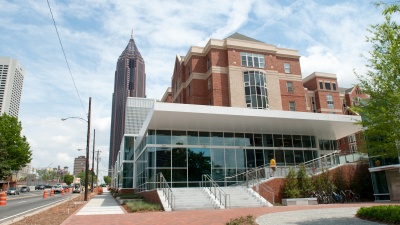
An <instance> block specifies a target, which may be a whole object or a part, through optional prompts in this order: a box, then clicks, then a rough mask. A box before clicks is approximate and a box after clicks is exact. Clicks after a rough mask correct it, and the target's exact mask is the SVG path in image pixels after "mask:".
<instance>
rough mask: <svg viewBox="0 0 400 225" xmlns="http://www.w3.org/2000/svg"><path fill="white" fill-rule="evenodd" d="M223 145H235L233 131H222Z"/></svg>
mask: <svg viewBox="0 0 400 225" xmlns="http://www.w3.org/2000/svg"><path fill="white" fill-rule="evenodd" d="M224 140H225V146H235V135H234V134H233V133H224Z"/></svg>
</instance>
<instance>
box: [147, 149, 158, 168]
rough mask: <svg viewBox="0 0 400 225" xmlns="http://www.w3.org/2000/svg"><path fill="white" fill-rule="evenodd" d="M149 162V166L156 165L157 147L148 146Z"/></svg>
mask: <svg viewBox="0 0 400 225" xmlns="http://www.w3.org/2000/svg"><path fill="white" fill-rule="evenodd" d="M147 162H148V167H155V166H156V149H155V148H147Z"/></svg>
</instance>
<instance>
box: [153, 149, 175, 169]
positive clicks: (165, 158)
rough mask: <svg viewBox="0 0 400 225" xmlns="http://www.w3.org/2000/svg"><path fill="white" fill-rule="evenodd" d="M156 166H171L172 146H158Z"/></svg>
mask: <svg viewBox="0 0 400 225" xmlns="http://www.w3.org/2000/svg"><path fill="white" fill-rule="evenodd" d="M156 166H157V167H171V148H165V147H157V148H156Z"/></svg>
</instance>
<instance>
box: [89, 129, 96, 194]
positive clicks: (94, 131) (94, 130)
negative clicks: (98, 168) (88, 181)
mask: <svg viewBox="0 0 400 225" xmlns="http://www.w3.org/2000/svg"><path fill="white" fill-rule="evenodd" d="M95 141H96V129H93V151H92V185H91V186H90V188H91V190H92V192H93V190H94V189H93V188H94V187H93V173H94V145H95Z"/></svg>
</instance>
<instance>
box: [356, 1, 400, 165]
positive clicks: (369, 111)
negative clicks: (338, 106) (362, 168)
mask: <svg viewBox="0 0 400 225" xmlns="http://www.w3.org/2000/svg"><path fill="white" fill-rule="evenodd" d="M376 6H377V7H382V6H383V7H384V8H383V11H382V15H383V16H384V21H383V22H382V23H380V24H376V25H371V27H370V29H368V31H369V32H370V33H371V34H372V35H371V37H367V42H369V43H371V44H372V50H371V51H370V52H369V55H370V56H369V57H367V59H368V64H367V67H368V68H369V69H368V71H367V73H366V74H364V75H360V74H356V75H357V77H358V79H359V81H360V85H359V86H360V87H361V88H362V90H363V91H364V93H366V94H368V95H369V96H370V98H369V100H368V101H366V102H365V104H361V106H358V107H354V110H355V111H357V112H359V113H360V115H362V117H363V120H362V122H361V124H362V125H363V126H364V127H366V130H365V135H366V137H367V140H368V142H367V145H368V151H369V153H370V154H371V155H380V156H382V157H397V156H398V151H399V141H400V130H399V127H400V119H399V118H400V79H399V75H400V35H399V34H400V26H399V24H398V23H397V21H398V20H397V18H398V16H399V11H400V7H399V2H395V3H391V4H383V3H377V4H376ZM392 17H393V18H396V19H392Z"/></svg>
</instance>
